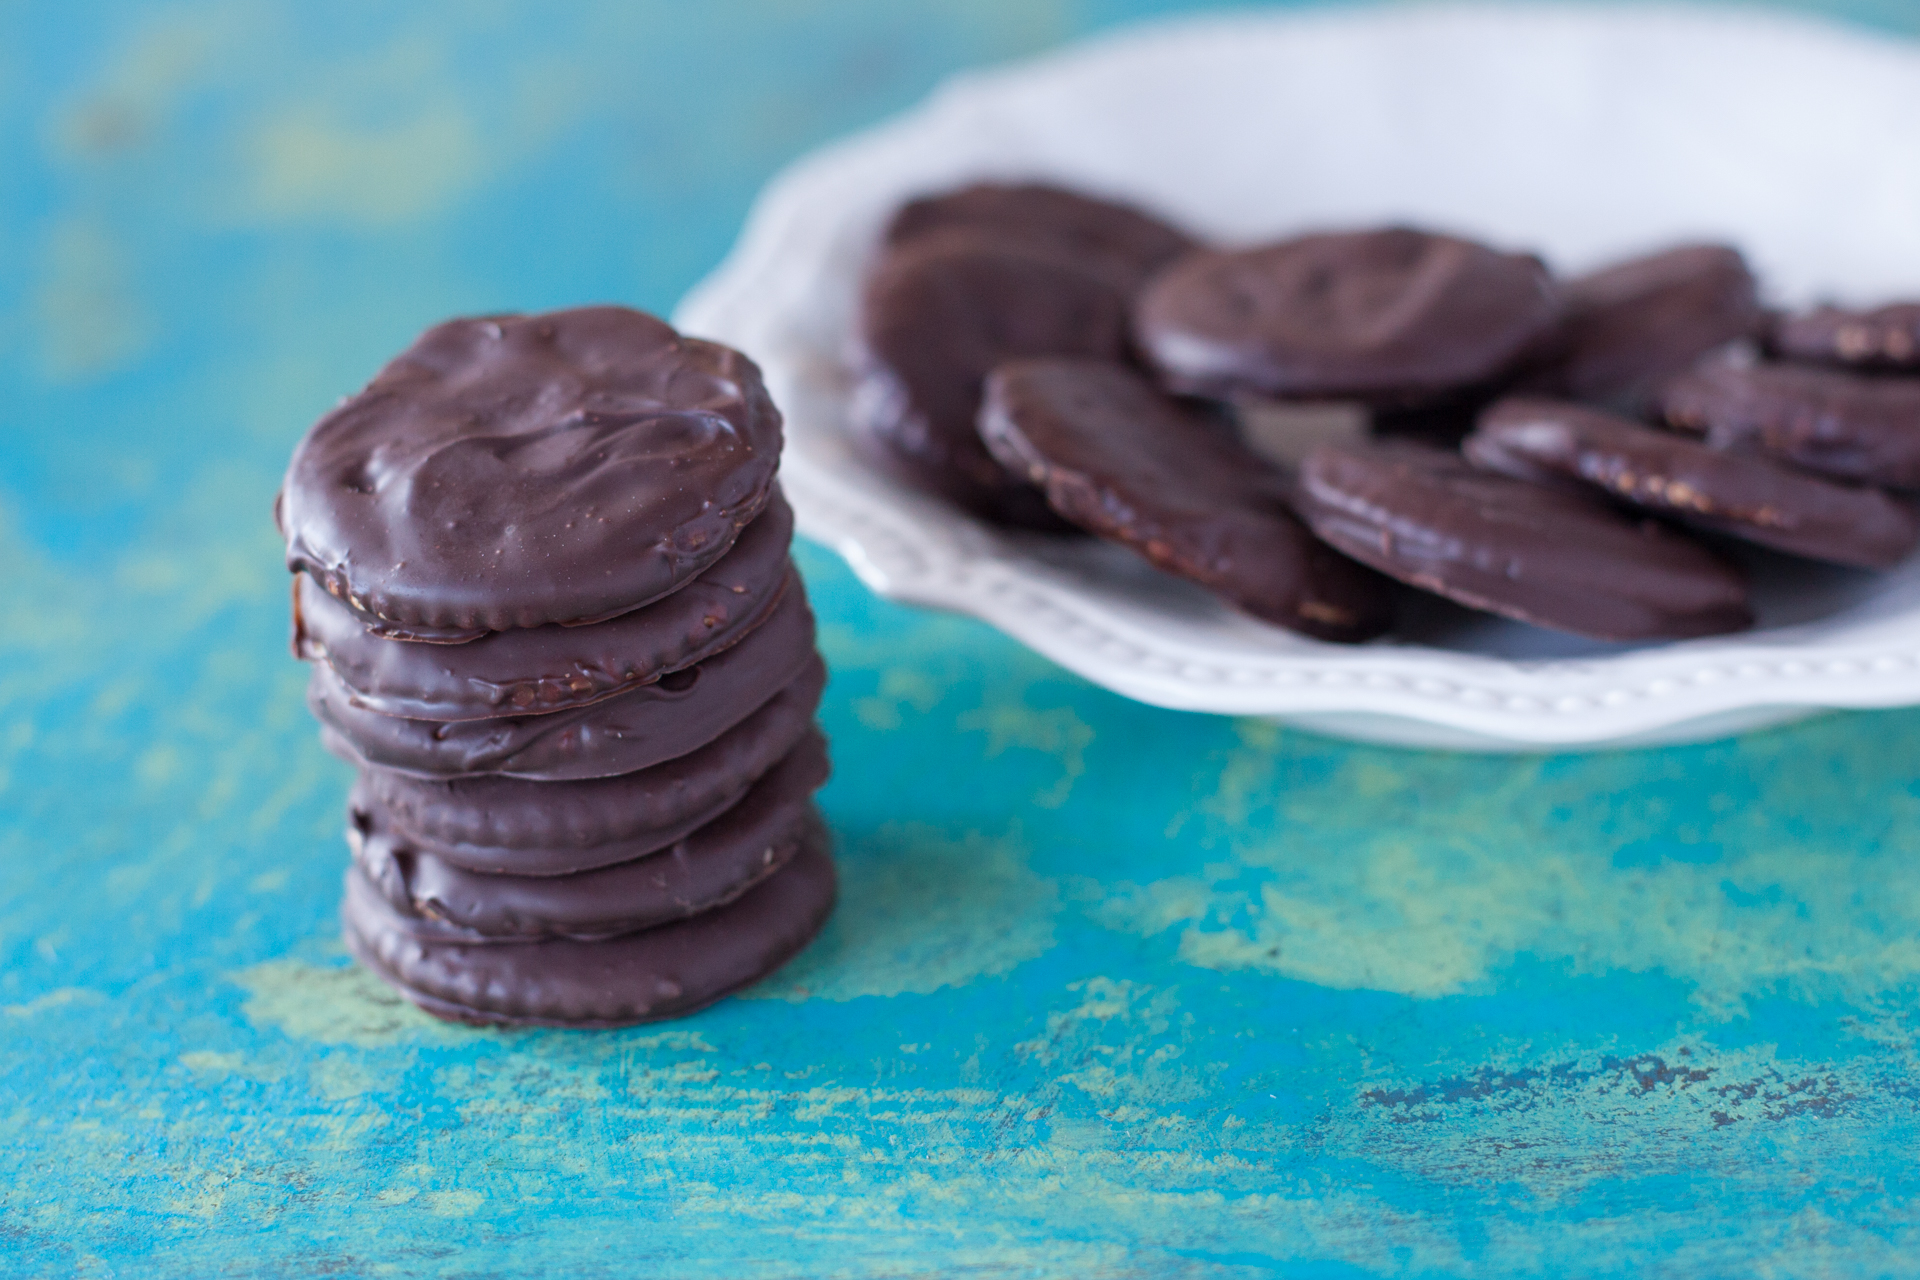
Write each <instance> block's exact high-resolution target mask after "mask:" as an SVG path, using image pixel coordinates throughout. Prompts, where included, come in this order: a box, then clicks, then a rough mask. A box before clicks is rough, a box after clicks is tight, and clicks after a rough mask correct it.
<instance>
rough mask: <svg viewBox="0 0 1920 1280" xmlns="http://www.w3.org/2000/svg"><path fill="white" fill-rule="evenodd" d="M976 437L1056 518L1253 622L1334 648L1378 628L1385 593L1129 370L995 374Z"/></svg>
mask: <svg viewBox="0 0 1920 1280" xmlns="http://www.w3.org/2000/svg"><path fill="white" fill-rule="evenodd" d="M980 432H981V435H982V436H983V437H984V439H985V440H986V443H987V445H988V447H989V448H990V449H991V450H992V451H993V454H994V456H995V457H996V458H998V459H999V460H1000V461H1001V462H1002V463H1003V464H1004V465H1005V466H1007V467H1008V468H1009V469H1017V470H1018V471H1019V472H1021V473H1022V474H1024V475H1025V476H1026V477H1027V478H1028V479H1029V480H1031V481H1032V482H1033V483H1034V484H1035V485H1037V486H1039V487H1040V488H1041V489H1043V490H1044V491H1045V492H1046V495H1047V500H1048V501H1049V502H1050V503H1052V505H1053V509H1054V510H1055V511H1057V512H1059V513H1060V514H1061V515H1062V516H1064V517H1066V518H1067V519H1068V520H1070V521H1072V522H1073V523H1075V524H1077V525H1079V526H1080V527H1082V528H1084V529H1087V530H1089V531H1091V532H1093V533H1097V534H1099V535H1100V536H1102V537H1105V538H1110V539H1112V540H1113V541H1116V542H1119V543H1121V544H1123V545H1125V546H1128V547H1131V548H1133V549H1134V550H1135V551H1138V552H1139V553H1140V554H1141V555H1143V556H1145V557H1146V558H1147V559H1148V560H1149V561H1151V562H1152V563H1153V564H1155V565H1157V566H1158V567H1160V568H1162V569H1165V570H1167V571H1168V572H1170V573H1175V574H1178V575H1180V576H1181V577H1183V578H1188V579H1191V580H1192V581H1194V582H1198V583H1200V584H1201V585H1202V586H1204V587H1207V588H1208V589H1210V590H1212V591H1214V592H1217V593H1218V594H1219V595H1221V596H1222V597H1224V598H1225V599H1227V600H1229V601H1231V602H1232V603H1234V604H1236V605H1238V606H1239V607H1240V608H1242V609H1244V610H1246V611H1247V612H1248V613H1251V614H1253V615H1254V616H1255V617H1258V618H1263V619H1265V620H1267V621H1269V622H1276V623H1279V624H1280V625H1281V626H1285V627H1289V628H1292V629H1293V630H1295V631H1301V632H1305V633H1306V634H1308V635H1314V636H1319V637H1322V638H1325V639H1335V640H1359V639H1365V638H1366V637H1368V636H1372V635H1376V634H1378V633H1379V632H1380V631H1381V630H1383V629H1384V628H1385V627H1386V624H1387V622H1388V619H1389V615H1390V613H1391V600H1390V597H1389V596H1388V593H1387V589H1386V585H1385V584H1384V583H1383V582H1381V581H1380V579H1379V578H1377V577H1376V576H1375V575H1374V574H1372V573H1371V572H1369V571H1368V570H1366V569H1363V568H1361V567H1360V566H1359V565H1357V564H1355V563H1353V561H1351V560H1348V559H1347V558H1346V557H1344V556H1341V555H1338V554H1336V553H1335V552H1333V551H1332V550H1330V549H1329V548H1327V547H1326V546H1324V545H1322V544H1321V543H1320V542H1319V541H1318V540H1317V539H1315V538H1314V537H1313V535H1312V534H1310V533H1308V531H1307V529H1306V527H1305V526H1304V525H1302V524H1301V523H1300V521H1299V520H1297V519H1296V518H1295V517H1294V515H1293V513H1292V511H1291V510H1290V509H1289V508H1288V505H1287V501H1286V496H1285V495H1286V488H1287V481H1286V479H1285V477H1283V476H1282V475H1281V474H1280V473H1279V472H1277V471H1276V470H1274V469H1273V468H1272V467H1270V466H1268V465H1267V464H1266V463H1265V462H1264V461H1263V460H1262V459H1260V458H1259V457H1258V456H1256V455H1255V454H1254V453H1252V452H1251V451H1250V450H1248V449H1247V448H1245V447H1244V446H1243V445H1241V444H1240V443H1239V442H1238V441H1237V440H1235V439H1234V438H1233V437H1232V436H1231V435H1229V434H1228V433H1227V432H1225V431H1223V430H1222V429H1221V428H1220V426H1219V425H1218V424H1216V423H1213V422H1210V421H1207V420H1204V419H1201V418H1199V417H1198V416H1196V415H1195V414H1193V413H1192V412H1190V411H1189V410H1187V409H1185V408H1183V407H1181V406H1180V405H1178V404H1176V403H1175V402H1174V401H1172V400H1170V399H1169V398H1168V397H1166V396H1164V395H1162V394H1161V393H1160V392H1159V391H1157V390H1155V389H1154V387H1153V386H1151V385H1150V384H1149V383H1148V382H1147V381H1146V380H1145V379H1143V378H1141V377H1139V376H1138V375H1137V374H1134V373H1132V372H1131V371H1129V370H1127V369H1124V368H1121V367H1119V366H1117V365H1112V364H1106V363H1102V362H1099V361H1090V360H1027V361H1019V362H1015V363H1012V364H1007V365H1003V366H1001V367H1000V368H999V369H997V370H995V371H994V374H993V376H992V377H991V378H989V379H988V381H987V395H986V404H985V406H984V408H983V409H982V411H981V417H980Z"/></svg>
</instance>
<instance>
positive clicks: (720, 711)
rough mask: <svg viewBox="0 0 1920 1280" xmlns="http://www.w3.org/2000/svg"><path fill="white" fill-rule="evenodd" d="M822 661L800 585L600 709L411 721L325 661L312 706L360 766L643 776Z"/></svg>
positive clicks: (443, 772) (438, 773)
mask: <svg viewBox="0 0 1920 1280" xmlns="http://www.w3.org/2000/svg"><path fill="white" fill-rule="evenodd" d="M819 664H820V659H819V657H818V655H817V654H815V652H814V649H813V613H812V611H811V610H810V609H809V608H808V607H807V600H806V593H805V592H804V591H803V590H802V589H800V587H799V584H798V583H797V582H796V583H795V584H794V586H793V587H792V588H791V589H789V590H788V591H787V593H786V594H785V595H784V596H783V597H781V600H780V604H779V607H778V608H776V609H775V610H774V611H773V616H772V617H771V618H769V619H768V620H767V621H766V623H765V624H764V625H762V626H761V627H760V628H759V629H758V630H756V631H754V632H753V633H752V634H751V635H749V636H748V637H747V638H746V639H745V640H742V641H741V642H740V643H739V644H737V645H735V646H734V647H733V648H731V649H728V650H727V651H726V652H725V653H722V654H720V655H718V656H717V657H713V658H709V659H707V661H705V662H702V663H700V664H699V665H697V666H692V667H688V668H686V669H685V670H683V671H677V672H675V673H674V674H672V675H670V676H664V677H662V678H661V679H659V680H656V681H654V682H653V683H652V684H645V685H641V686H640V687H639V688H637V689H633V690H630V691H629V692H626V693H623V694H620V695H619V696H618V697H614V698H608V699H606V700H605V701H604V702H596V703H593V704H592V705H591V706H585V707H575V708H572V709H570V710H567V711H554V712H549V713H547V714H545V715H531V716H509V717H505V718H502V719H499V720H462V721H455V722H447V721H434V720H406V719H401V718H400V717H398V716H383V715H381V714H380V713H379V712H377V711H369V710H367V709H366V708H365V707H357V706H354V705H353V700H352V697H351V696H350V695H349V694H348V692H347V690H346V687H345V686H344V685H342V684H341V683H340V681H339V679H338V678H337V677H336V676H335V675H334V674H333V669H332V668H331V667H328V666H327V665H326V664H325V663H317V664H315V666H314V668H313V675H312V677H311V678H310V679H309V681H308V684H307V707H308V709H309V710H311V711H312V712H313V714H314V715H315V716H316V717H317V718H318V719H319V720H320V722H321V723H322V724H323V725H325V726H326V727H327V728H329V729H331V730H332V731H333V733H334V735H336V737H335V739H334V740H331V741H330V743H329V745H330V746H337V747H339V748H340V749H341V750H343V751H345V752H346V753H347V757H348V759H350V760H351V761H353V762H354V763H356V764H376V765H382V766H385V767H386V768H389V769H400V770H403V771H406V772H409V773H418V774H425V775H427V776H430V777H463V776H469V775H474V774H495V773H501V774H509V775H512V776H514V777H519V778H534V779H542V780H567V779H579V778H607V777H613V776H615V775H617V774H623V773H632V772H633V771H634V770H636V769H645V768H649V767H651V766H653V765H656V764H659V763H660V762H661V761H663V760H671V759H674V758H675V757H678V756H683V755H686V754H687V753H688V752H690V751H695V750H698V749H699V748H700V747H703V746H705V745H706V744H707V743H709V742H711V741H713V740H714V739H715V738H717V737H719V736H720V735H721V734H722V733H724V732H726V731H727V730H728V729H730V728H732V727H733V726H734V725H736V724H739V723H740V722H741V721H742V720H744V719H746V718H747V717H748V716H749V715H751V714H752V713H753V712H754V711H756V710H758V709H759V708H761V707H763V706H765V705H766V704H767V701H768V700H769V699H771V698H772V697H773V696H774V695H775V694H776V693H778V692H780V690H781V689H783V688H785V687H786V686H787V685H788V684H790V683H792V682H793V681H794V680H797V679H799V678H800V676H801V675H802V674H803V673H804V672H806V671H809V670H810V669H812V668H813V667H815V666H817V665H819Z"/></svg>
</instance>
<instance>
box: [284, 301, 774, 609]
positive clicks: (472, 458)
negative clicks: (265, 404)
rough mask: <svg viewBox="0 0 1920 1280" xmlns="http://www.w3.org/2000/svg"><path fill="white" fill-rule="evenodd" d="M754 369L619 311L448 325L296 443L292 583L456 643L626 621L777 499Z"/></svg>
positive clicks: (289, 519)
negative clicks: (308, 578) (306, 579)
mask: <svg viewBox="0 0 1920 1280" xmlns="http://www.w3.org/2000/svg"><path fill="white" fill-rule="evenodd" d="M780 444H781V432H780V415H779V413H778V412H777V411H776V410H775V409H774V407H773V403H772V401H770V400H769V399H768V398H767V394H766V390H765V388H764V387H762V385H761V382H760V373H759V370H758V369H756V368H755V367H754V365H753V362H752V361H750V360H748V359H747V358H746V357H745V356H742V355H741V354H740V353H739V352H737V351H734V350H731V349H730V348H727V347H723V346H719V345H717V344H715V343H711V342H701V341H698V340H696V339H692V338H683V337H681V336H680V335H679V334H677V333H675V332H674V331H673V329H672V328H670V327H669V326H667V325H666V324H664V323H662V322H661V321H659V320H656V319H654V318H653V317H651V316H647V315H642V314H641V313H639V312H637V311H629V310H626V309H625V308H621V307H583V308H580V309H578V310H574V311H556V312H552V313H549V314H546V315H534V316H486V317H479V318H476V319H468V320H452V321H448V322H447V323H445V324H441V325H436V326H435V327H434V328H432V329H429V330H428V331H427V332H426V333H425V334H423V335H421V337H420V339H419V340H418V341H417V342H415V343H414V345H413V346H412V347H410V348H408V349H407V351H405V352H404V353H402V354H401V355H400V356H399V357H398V358H396V359H395V360H394V361H393V362H392V363H391V364H389V365H387V367H386V368H384V369H382V370H381V371H380V373H379V374H378V375H377V376H375V378H374V379H373V381H372V382H371V383H369V384H368V385H367V387H366V388H365V390H363V391H361V392H359V393H358V394H356V395H354V396H351V397H349V398H348V399H347V400H346V401H345V402H344V403H342V404H341V405H340V406H339V407H338V408H336V409H334V410H333V411H332V412H330V413H328V414H327V415H326V416H325V417H324V418H322V419H321V420H320V421H319V423H317V424H316V425H315V426H314V428H313V429H312V430H311V431H309V432H308V433H307V435H306V438H305V439H303V440H302V441H301V442H300V444H299V446H298V447H297V448H296V449H295V450H294V455H293V462H292V465H291V466H290V467H289V469H288V471H287V477H286V482H285V485H284V487H283V488H282V490H281V494H280V500H279V503H278V504H277V508H276V510H277V514H278V519H279V522H280V527H281V531H282V532H283V533H284V534H285V535H286V538H287V564H288V567H289V568H291V569H293V570H295V571H304V572H306V573H309V574H311V575H312V576H313V577H314V579H315V581H317V582H319V583H320V584H321V585H322V586H323V587H325V588H326V589H327V591H328V592H329V593H330V594H332V595H334V596H335V597H337V598H338V599H340V600H342V601H344V602H345V603H346V604H347V606H348V607H349V608H351V609H352V610H353V611H354V612H355V613H358V614H360V615H362V616H363V617H364V618H366V619H367V620H368V621H369V622H370V623H371V624H373V625H374V626H376V627H377V628H380V629H381V630H382V631H383V632H384V633H385V634H389V635H395V636H414V637H419V638H429V639H440V640H458V639H462V638H472V637H474V636H477V635H479V634H480V633H482V632H485V631H500V630H506V629H509V628H513V627H536V626H542V625H545V624H548V623H556V622H558V623H582V622H592V621H596V620H600V619H604V618H610V617H615V616H617V615H619V614H621V613H625V612H626V611H628V610H629V609H636V608H638V607H640V606H641V605H644V604H647V603H649V602H651V601H653V600H656V599H658V598H659V597H661V596H663V595H666V594H667V593H668V592H671V591H673V590H674V589H675V588H677V587H679V586H681V585H682V584H684V583H686V582H687V581H689V580H690V579H692V578H693V577H695V576H696V575H698V574H700V573H701V572H703V571H704V570H706V569H707V568H709V567H710V566H711V565H713V563H714V562H715V561H717V560H718V559H719V558H720V557H721V556H723V555H724V554H726V552H727V549H728V548H729V547H731V546H732V545H733V542H734V539H735V537H736V536H738V534H739V532H740V530H741V529H742V528H744V527H745V526H746V525H747V524H748V523H749V522H750V521H751V520H752V519H753V518H754V517H755V516H757V515H758V514H759V513H760V510H761V508H762V507H764V506H765V505H766V503H767V501H768V500H769V498H770V497H771V495H772V492H773V477H774V468H775V466H776V465H777V464H778V461H779V454H780Z"/></svg>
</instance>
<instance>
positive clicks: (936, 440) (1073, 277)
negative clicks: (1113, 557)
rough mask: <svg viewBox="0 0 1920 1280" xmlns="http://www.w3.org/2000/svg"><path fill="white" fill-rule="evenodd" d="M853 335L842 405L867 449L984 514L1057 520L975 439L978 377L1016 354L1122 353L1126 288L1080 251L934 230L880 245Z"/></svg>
mask: <svg viewBox="0 0 1920 1280" xmlns="http://www.w3.org/2000/svg"><path fill="white" fill-rule="evenodd" d="M860 348H861V349H860V355H859V363H860V366H861V372H860V380H859V383H858V385H857V387H856V389H855V392H854V396H853V404H852V412H853V418H854V427H855V430H856V432H857V433H858V434H859V436H860V438H861V439H862V440H863V441H864V442H865V443H866V444H867V445H868V447H869V450H868V451H869V454H870V456H873V457H875V458H876V460H877V461H879V462H880V463H881V464H882V465H884V466H886V467H888V469H890V470H892V471H894V472H895V473H896V474H899V475H900V476H901V477H902V478H903V479H905V480H907V481H908V482H909V483H911V484H913V485H915V486H916V487H918V488H921V489H925V490H928V491H930V492H934V493H938V494H941V495H943V496H945V497H947V498H948V499H950V500H952V501H953V502H955V503H957V504H959V505H960V506H962V507H965V508H967V509H968V510H970V511H972V512H974V513H975V514H977V515H980V516H983V517H985V518H987V519H990V520H994V521H997V522H1000V523H1005V524H1011V525H1019V526H1026V527H1033V528H1043V529H1044V528H1057V527H1059V521H1058V520H1057V519H1056V518H1054V517H1053V516H1052V514H1051V513H1050V512H1049V511H1048V509H1047V505H1046V501H1045V500H1044V499H1043V498H1042V497H1041V496H1040V494H1039V493H1038V492H1036V491H1035V490H1034V489H1033V487H1032V486H1031V485H1029V484H1027V483H1026V481H1025V480H1023V479H1021V478H1020V477H1018V476H1015V475H1013V474H1010V473H1009V472H1007V471H1006V470H1005V469H1004V468H1003V467H1001V466H1000V464H999V463H997V462H995V461H994V460H993V458H992V457H990V456H989V455H988V453H987V451H986V448H985V447H984V446H983V445H982V444H981V443H980V437H979V435H978V434H977V433H976V431H975V430H974V419H975V418H976V416H977V415H978V414H979V411H980V395H981V387H982V384H983V383H984V382H985V381H986V377H987V375H988V374H989V373H991V372H992V371H993V369H994V368H995V366H997V365H1000V364H1004V363H1005V362H1006V361H1008V360H1014V359H1019V358H1021V357H1024V356H1042V355H1077V356H1091V357H1095V358H1099V359H1105V360H1112V361H1119V360H1121V359H1123V358H1124V357H1125V355H1126V350H1127V292H1126V290H1125V288H1123V287H1122V285H1121V284H1119V283H1117V282H1116V280H1115V278H1114V276H1113V274H1112V273H1111V272H1109V271H1106V270H1104V269H1102V268H1100V267H1099V266H1097V265H1090V264H1089V263H1088V262H1086V261H1085V260H1084V256H1083V255H1074V254H1069V253H1064V252H1062V251H1060V250H1058V249H1056V248H1053V247H1051V246H1049V245H1047V244H1045V243H1035V242H1031V241H1020V240H1012V239H1007V238H1004V237H998V236H994V235H990V234H987V233H984V232H980V231H975V230H969V229H965V228H945V229H940V230H931V231H927V232H926V233H924V234H922V235H919V236H916V237H914V238H913V239H911V240H909V241H907V242H906V243H904V244H902V245H901V246H899V247H898V248H895V249H892V250H889V251H887V252H886V253H885V254H884V255H883V256H882V257H881V259H880V261H879V263H878V264H877V265H876V266H875V268H874V270H873V273H872V274H871V275H870V276H869V277H868V278H867V282H866V287H865V290H864V292H863V294H862V301H861V310H860Z"/></svg>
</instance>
